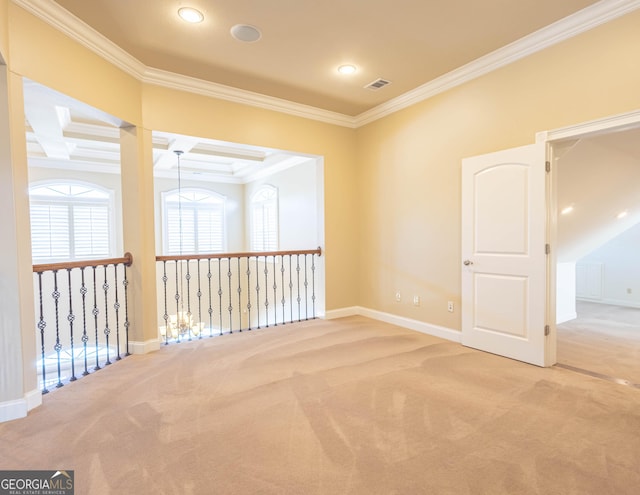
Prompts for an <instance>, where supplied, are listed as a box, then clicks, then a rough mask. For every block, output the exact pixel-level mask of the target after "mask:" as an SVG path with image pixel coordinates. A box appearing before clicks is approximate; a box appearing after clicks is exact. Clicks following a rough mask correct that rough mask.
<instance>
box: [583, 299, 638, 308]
mask: <svg viewBox="0 0 640 495" xmlns="http://www.w3.org/2000/svg"><path fill="white" fill-rule="evenodd" d="M577 300H578V301H584V302H592V303H596V304H608V305H609V306H622V307H624V308H640V302H636V301H626V300H624V299H606V298H605V299H589V298H588V297H578V298H577Z"/></svg>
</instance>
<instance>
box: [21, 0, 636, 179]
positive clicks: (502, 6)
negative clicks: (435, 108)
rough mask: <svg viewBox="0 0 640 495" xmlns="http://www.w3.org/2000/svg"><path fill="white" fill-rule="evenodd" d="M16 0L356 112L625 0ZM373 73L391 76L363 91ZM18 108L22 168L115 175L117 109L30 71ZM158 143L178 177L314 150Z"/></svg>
mask: <svg viewBox="0 0 640 495" xmlns="http://www.w3.org/2000/svg"><path fill="white" fill-rule="evenodd" d="M13 1H14V2H15V3H16V4H18V5H21V6H23V7H25V8H28V9H30V10H31V11H32V12H35V13H36V14H37V15H41V17H43V18H46V17H47V16H46V13H47V12H49V11H50V10H51V9H52V8H55V9H54V10H56V9H57V12H56V15H55V16H50V17H49V18H47V19H48V20H51V18H55V19H56V21H55V22H54V24H56V23H57V24H58V25H60V26H67V27H68V26H76V27H77V28H78V31H79V32H81V33H82V34H81V35H79V36H87V32H89V33H94V34H93V35H92V36H95V37H96V38H93V39H92V41H93V42H96V40H102V41H101V42H102V43H103V45H102V46H103V47H104V46H106V45H104V43H106V44H107V45H109V46H115V47H117V50H120V52H118V53H123V54H126V56H127V57H132V59H133V60H135V61H137V63H139V64H143V66H144V67H146V69H145V70H147V71H149V70H152V71H155V70H157V71H161V73H162V74H163V77H165V76H166V75H167V74H171V75H172V76H174V77H176V78H183V79H185V80H188V81H193V80H201V81H203V82H205V83H211V84H214V85H224V86H223V87H229V88H230V89H236V90H241V91H248V92H252V93H251V94H256V95H257V96H259V97H266V98H272V99H273V101H280V102H285V103H291V104H293V105H302V106H305V108H311V109H318V111H326V112H332V113H333V114H334V115H339V116H343V117H345V119H352V120H353V118H355V117H354V116H359V115H363V112H364V113H366V112H371V111H375V109H376V108H380V107H381V106H383V105H385V104H388V102H391V101H394V100H396V101H397V100H398V99H402V98H404V97H406V95H407V94H409V93H410V92H412V91H414V90H415V89H416V88H419V87H421V86H424V85H426V84H429V83H430V82H433V81H434V80H436V79H437V78H439V77H443V76H445V77H446V75H447V74H450V73H452V72H451V71H455V70H459V68H460V67H462V66H465V64H470V63H471V64H472V63H476V62H477V59H478V58H480V57H485V56H487V54H491V53H492V52H494V51H495V50H499V49H503V50H504V49H505V46H506V48H509V46H512V45H510V44H512V43H514V42H516V41H517V40H521V38H523V37H525V36H527V35H531V33H533V32H535V31H536V30H539V29H541V28H544V27H545V26H548V25H549V24H552V23H554V22H556V21H559V20H560V19H563V18H566V16H570V15H571V14H575V13H576V12H579V14H578V15H584V13H585V12H587V11H590V12H591V11H594V12H596V14H594V15H600V14H601V11H607V10H612V7H611V6H612V5H613V4H616V5H617V3H616V2H618V3H619V2H620V0H602V1H601V2H595V1H594V0H563V1H562V2H559V1H557V0H518V1H517V2H514V1H513V0H483V1H482V2H479V1H478V0H447V1H442V0H441V1H435V0H396V1H395V2H390V1H382V0H367V1H365V0H348V1H345V2H341V3H340V6H339V9H337V8H331V7H329V8H328V7H327V3H326V2H318V1H317V0H277V1H275V2H274V1H271V2H265V1H260V2H259V1H255V0H253V1H249V0H188V1H185V0H154V1H153V2H151V1H148V0H91V1H87V0H56V1H54V0H13ZM622 1H623V3H624V1H625V0H622ZM627 3H629V2H628V1H627ZM184 6H189V7H194V8H197V9H199V10H200V11H202V13H203V14H204V21H203V22H201V23H199V24H188V23H185V22H184V21H182V20H181V19H180V18H179V17H178V15H177V10H178V8H179V7H184ZM589 6H591V7H589ZM587 7H589V9H587V10H583V11H582V12H580V11H581V9H585V8H587ZM636 8H637V7H636ZM613 10H615V9H613ZM618 10H619V9H618ZM566 21H567V19H565V20H564V21H562V22H566ZM85 23H86V25H88V26H90V28H92V29H89V30H87V29H86V26H85ZM237 24H249V25H253V26H256V27H257V28H259V29H260V31H261V33H262V38H261V39H260V40H258V41H256V42H254V43H246V42H241V41H238V40H236V39H234V38H233V37H232V36H231V34H230V29H231V28H232V27H233V26H234V25H237ZM80 26H84V28H83V29H80ZM565 27H566V26H564V25H559V27H558V28H556V30H558V31H559V32H564V31H567V29H565ZM93 30H95V31H93ZM66 32H69V30H68V29H67V31H66ZM116 58H117V57H116ZM474 61H476V62H474ZM345 63H350V64H354V65H355V66H356V67H357V71H356V72H355V74H352V75H342V74H339V73H338V72H337V67H338V66H339V65H341V64H345ZM125 65H126V64H125ZM185 76H186V77H185ZM191 78H196V79H191ZM379 78H383V79H386V80H388V81H390V84H388V85H387V86H385V87H383V88H382V89H379V90H376V91H374V90H371V89H365V88H364V86H365V85H367V84H368V83H371V82H372V81H374V80H376V79H379ZM25 114H26V118H27V146H28V155H29V163H30V166H39V167H53V168H66V169H71V170H87V171H99V172H113V173H118V172H119V170H120V157H119V132H120V131H119V129H118V127H119V126H121V125H122V124H123V123H122V122H120V121H118V119H116V118H114V117H112V116H109V115H106V114H103V113H101V112H99V111H97V110H96V109H93V108H90V107H88V106H86V105H84V104H83V103H81V102H78V101H75V100H73V99H72V98H69V97H66V96H65V95H62V94H60V93H56V92H55V91H52V90H50V89H48V88H44V87H43V86H40V85H38V84H37V83H33V82H31V81H25ZM352 120H351V121H349V125H351V122H352ZM153 146H154V170H155V174H156V176H160V177H175V176H176V164H177V160H176V155H175V154H174V153H173V152H174V151H175V150H176V149H180V150H181V151H184V154H183V155H182V156H181V163H182V171H183V173H185V174H192V175H194V176H195V175H197V176H198V177H197V178H198V179H202V180H211V181H218V182H233V183H246V182H249V181H251V180H254V179H255V178H258V177H261V176H264V175H268V174H269V173H271V172H273V171H276V170H280V169H283V168H286V167H288V166H292V165H295V164H297V163H300V162H302V161H306V160H308V159H309V157H305V156H299V155H292V154H291V153H287V152H284V151H280V150H273V149H267V148H258V147H255V146H247V145H241V144H237V143H223V142H220V141H215V140H207V139H202V138H197V137H188V136H179V135H173V134H168V133H160V132H154V138H153Z"/></svg>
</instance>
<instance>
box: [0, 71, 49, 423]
mask: <svg viewBox="0 0 640 495" xmlns="http://www.w3.org/2000/svg"><path fill="white" fill-rule="evenodd" d="M24 122H25V117H24V99H23V94H22V78H21V77H19V76H17V75H14V74H10V73H9V72H8V70H7V66H6V65H0V212H2V214H1V215H0V232H1V233H2V238H3V239H2V249H1V253H0V422H1V421H9V420H12V419H17V418H20V417H24V416H26V415H27V411H29V410H30V409H32V408H33V407H36V406H38V405H40V404H41V403H42V395H41V393H40V390H39V388H38V377H37V369H36V359H37V356H36V339H35V334H36V330H35V316H34V300H33V297H34V296H33V272H32V269H31V266H32V265H31V233H30V226H29V197H28V174H27V157H26V137H25V131H24Z"/></svg>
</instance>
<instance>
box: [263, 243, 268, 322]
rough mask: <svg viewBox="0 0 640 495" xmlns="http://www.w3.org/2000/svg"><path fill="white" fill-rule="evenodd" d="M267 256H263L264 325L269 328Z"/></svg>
mask: <svg viewBox="0 0 640 495" xmlns="http://www.w3.org/2000/svg"><path fill="white" fill-rule="evenodd" d="M268 266H269V265H268V261H267V256H266V255H265V257H264V319H265V321H266V324H265V326H266V327H267V328H269V280H268V276H269V268H268Z"/></svg>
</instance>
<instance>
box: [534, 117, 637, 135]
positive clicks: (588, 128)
mask: <svg viewBox="0 0 640 495" xmlns="http://www.w3.org/2000/svg"><path fill="white" fill-rule="evenodd" d="M638 127H640V110H635V111H633V112H627V113H622V114H618V115H609V116H607V117H604V118H602V119H596V120H590V121H588V122H581V123H579V124H575V125H570V126H567V127H561V128H559V129H552V130H550V131H542V132H538V133H537V134H536V143H546V142H548V141H561V140H563V139H574V138H576V137H585V136H593V135H596V134H603V133H607V132H611V131H613V130H615V131H623V130H626V129H635V128H638Z"/></svg>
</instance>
